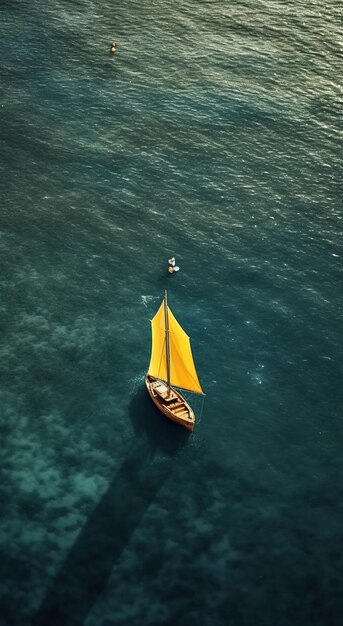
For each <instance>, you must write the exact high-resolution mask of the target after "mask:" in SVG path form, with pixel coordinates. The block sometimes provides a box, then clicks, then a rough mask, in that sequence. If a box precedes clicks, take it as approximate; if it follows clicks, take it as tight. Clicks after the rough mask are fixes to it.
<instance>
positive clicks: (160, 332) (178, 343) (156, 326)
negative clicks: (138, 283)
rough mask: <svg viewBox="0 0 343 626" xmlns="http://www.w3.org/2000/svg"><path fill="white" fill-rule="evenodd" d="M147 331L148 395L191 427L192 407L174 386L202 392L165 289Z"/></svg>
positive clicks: (162, 409) (188, 344) (160, 408)
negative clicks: (150, 344) (148, 339)
mask: <svg viewBox="0 0 343 626" xmlns="http://www.w3.org/2000/svg"><path fill="white" fill-rule="evenodd" d="M151 333H152V347H151V358H150V365H149V369H148V371H147V374H146V377H145V383H146V386H147V389H148V392H149V395H150V397H151V399H152V401H153V402H154V404H155V405H156V406H157V408H158V409H159V410H160V411H161V412H162V413H163V414H164V415H165V416H166V417H168V418H169V419H171V420H173V422H176V423H177V424H180V425H181V426H184V427H185V428H188V430H193V429H194V424H195V415H194V412H193V409H192V408H191V406H190V405H189V404H188V402H187V401H186V400H185V398H184V397H183V395H182V393H181V391H179V390H178V389H176V387H181V389H183V390H185V391H192V392H193V393H198V394H202V395H204V392H203V390H202V389H201V386H200V382H199V379H198V375H197V372H196V369H195V365H194V361H193V355H192V350H191V344H190V340H189V337H188V335H187V334H186V333H185V331H184V330H183V328H182V327H181V326H180V324H179V323H178V321H177V320H176V318H175V317H174V315H173V313H172V312H171V310H170V308H169V306H168V299H167V291H165V292H164V298H163V301H162V304H161V306H160V307H159V309H158V311H157V313H156V315H155V317H154V318H153V319H152V320H151Z"/></svg>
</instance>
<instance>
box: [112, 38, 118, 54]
mask: <svg viewBox="0 0 343 626" xmlns="http://www.w3.org/2000/svg"><path fill="white" fill-rule="evenodd" d="M116 49H117V44H116V42H115V41H114V40H113V41H112V45H111V52H112V54H113V52H116Z"/></svg>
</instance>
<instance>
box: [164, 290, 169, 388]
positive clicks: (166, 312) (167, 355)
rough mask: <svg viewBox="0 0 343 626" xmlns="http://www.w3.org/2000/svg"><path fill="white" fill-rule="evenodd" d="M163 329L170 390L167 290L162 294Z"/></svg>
mask: <svg viewBox="0 0 343 626" xmlns="http://www.w3.org/2000/svg"><path fill="white" fill-rule="evenodd" d="M164 327H165V336H166V358H167V385H168V389H169V388H170V343H169V322H168V296H167V290H165V292H164Z"/></svg>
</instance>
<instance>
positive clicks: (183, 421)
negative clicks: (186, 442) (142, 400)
mask: <svg viewBox="0 0 343 626" xmlns="http://www.w3.org/2000/svg"><path fill="white" fill-rule="evenodd" d="M145 384H146V386H147V390H148V393H149V396H150V398H151V399H152V401H153V403H154V404H155V406H156V407H157V408H158V410H159V411H161V413H163V415H165V416H166V417H168V419H170V420H172V421H173V422H176V424H180V426H183V427H184V428H187V429H188V430H193V429H194V424H195V415H194V412H193V409H192V408H191V407H190V406H189V404H188V402H186V400H185V399H184V397H183V396H182V395H181V393H180V392H179V391H177V390H176V389H175V388H174V387H170V392H169V393H168V392H166V391H165V390H166V389H167V387H166V385H165V383H164V382H163V381H161V380H159V379H158V378H154V376H150V374H147V375H146V377H145Z"/></svg>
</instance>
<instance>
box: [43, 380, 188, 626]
mask: <svg viewBox="0 0 343 626" xmlns="http://www.w3.org/2000/svg"><path fill="white" fill-rule="evenodd" d="M129 415H130V418H131V420H132V422H133V425H134V428H135V431H136V439H135V441H134V442H133V444H132V445H131V447H130V449H129V451H128V454H127V456H126V459H125V461H124V462H123V464H122V466H121V467H120V469H119V471H118V472H117V473H116V475H115V476H114V478H113V480H112V481H111V483H110V485H109V488H108V489H107V491H106V493H105V494H104V495H103V496H102V498H101V500H100V502H99V503H98V504H97V506H96V508H95V509H94V511H93V512H92V513H91V515H90V516H89V518H88V520H87V522H86V523H85V525H84V526H83V528H82V530H81V531H80V534H79V535H78V537H77V539H76V542H75V543H74V545H73V547H72V548H71V550H70V552H69V554H68V556H67V558H66V560H65V561H64V563H63V565H62V568H61V570H60V572H59V574H58V575H57V577H56V579H55V581H54V583H53V585H52V587H51V589H50V591H49V592H48V594H47V596H46V598H45V599H44V601H43V603H42V605H41V607H40V608H39V610H38V611H37V613H36V614H35V615H34V617H33V619H32V622H31V623H32V626H82V624H83V623H84V621H85V619H86V617H87V615H88V613H89V611H90V610H91V608H92V606H93V604H94V603H95V601H96V599H97V597H98V596H99V594H101V593H102V591H103V590H104V589H105V586H106V583H107V581H108V578H109V576H110V573H111V571H112V568H113V567H114V565H115V563H116V561H117V560H118V558H119V557H120V555H121V553H122V551H123V549H124V548H125V546H126V545H127V544H128V542H129V541H130V538H131V535H132V533H133V532H134V530H135V529H136V527H137V526H138V524H139V523H140V520H141V518H142V517H143V515H144V513H145V511H146V510H147V508H148V507H149V505H150V504H151V502H153V500H154V499H155V498H156V495H157V493H158V491H159V490H160V488H161V487H162V485H163V483H164V482H165V480H166V479H167V478H168V476H170V471H171V469H172V465H173V457H174V456H175V455H176V453H177V452H178V450H179V449H180V448H181V447H182V445H183V444H184V443H185V441H186V439H187V436H188V433H187V431H184V429H180V428H178V427H177V426H175V425H174V424H172V423H169V422H168V421H167V420H165V419H163V417H162V418H161V416H160V414H159V413H158V411H157V410H156V408H155V407H154V405H153V404H152V402H151V401H150V399H149V398H148V396H147V394H146V392H145V390H144V389H143V388H141V389H140V390H139V391H138V393H137V394H136V395H135V396H134V397H133V400H132V402H131V404H130V406H129Z"/></svg>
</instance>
